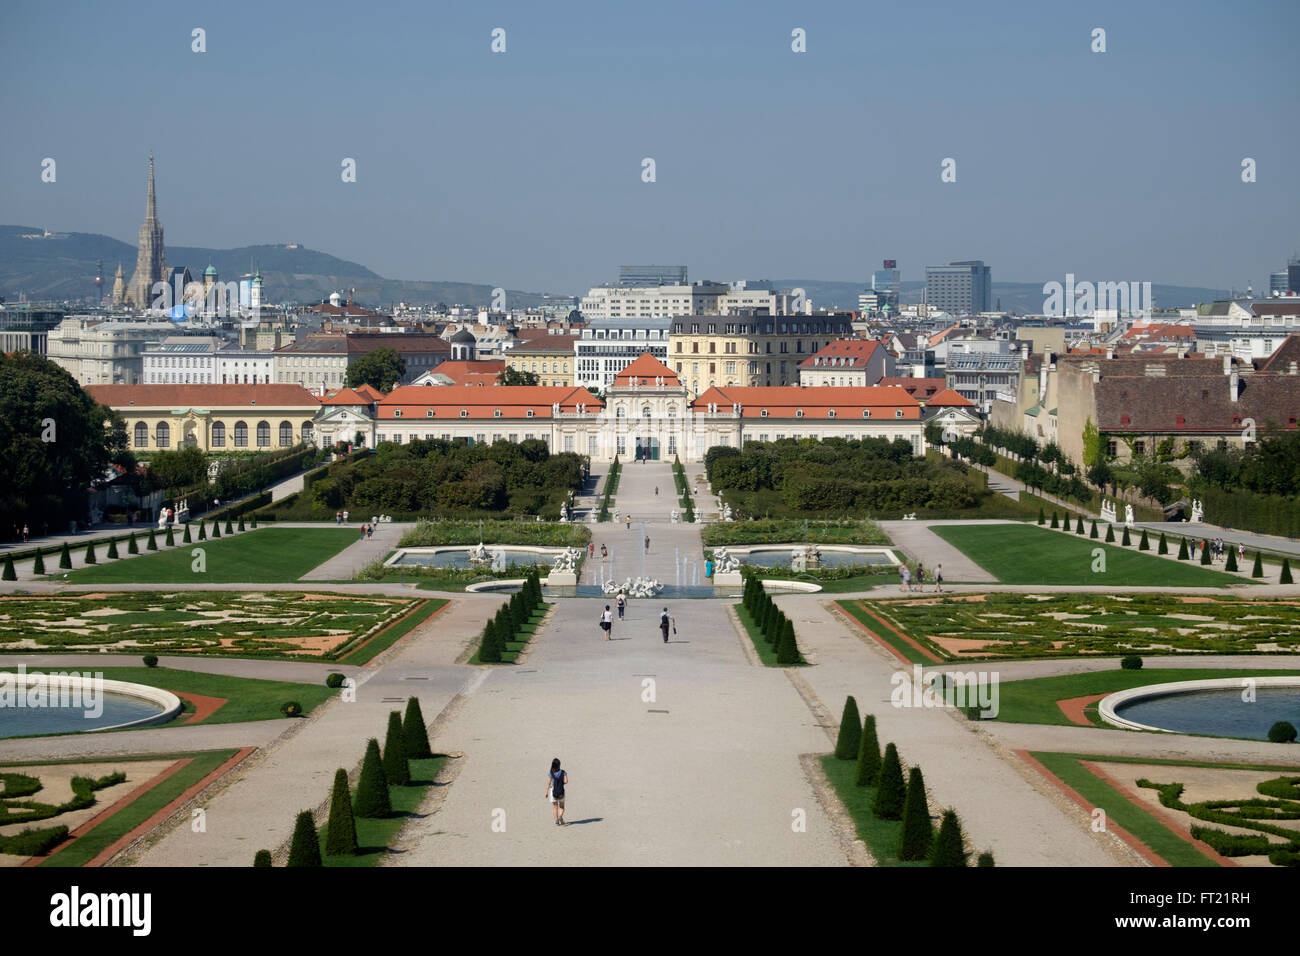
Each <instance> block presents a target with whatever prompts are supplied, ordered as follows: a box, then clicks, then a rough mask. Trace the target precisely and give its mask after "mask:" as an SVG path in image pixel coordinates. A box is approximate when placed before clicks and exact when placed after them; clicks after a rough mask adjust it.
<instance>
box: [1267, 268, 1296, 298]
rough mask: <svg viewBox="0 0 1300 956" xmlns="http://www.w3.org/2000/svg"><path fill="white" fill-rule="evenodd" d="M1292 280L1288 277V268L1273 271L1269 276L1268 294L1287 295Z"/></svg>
mask: <svg viewBox="0 0 1300 956" xmlns="http://www.w3.org/2000/svg"><path fill="white" fill-rule="evenodd" d="M1290 285H1291V284H1290V282H1289V281H1288V279H1287V274H1286V270H1285V269H1283V270H1282V271H1281V272H1271V273H1269V276H1268V294H1269V295H1286V294H1287V292H1288V290H1289V289H1290Z"/></svg>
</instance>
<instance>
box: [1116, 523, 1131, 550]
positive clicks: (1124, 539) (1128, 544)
mask: <svg viewBox="0 0 1300 956" xmlns="http://www.w3.org/2000/svg"><path fill="white" fill-rule="evenodd" d="M1119 543H1120V544H1122V545H1123V546H1124V547H1126V548H1128V547H1131V546H1132V545H1133V542H1132V541H1130V540H1129V537H1128V525H1124V537H1122V538H1120V540H1119Z"/></svg>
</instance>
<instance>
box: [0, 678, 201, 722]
mask: <svg viewBox="0 0 1300 956" xmlns="http://www.w3.org/2000/svg"><path fill="white" fill-rule="evenodd" d="M20 702H21V705H20ZM180 712H181V702H180V698H178V697H177V696H176V695H175V694H173V693H171V692H169V691H165V690H162V689H161V688H158V687H149V686H148V685H146V684H132V683H129V682H127V681H117V680H95V679H94V677H93V676H90V677H88V676H86V675H84V674H68V673H63V672H57V671H56V672H53V673H15V672H12V671H5V672H0V738H5V737H26V736H30V735H33V734H73V733H87V732H91V731H100V730H123V729H125V728H128V727H143V726H146V725H149V724H161V723H164V722H166V721H169V720H171V719H172V718H173V717H175V716H176V715H177V714H179V713H180Z"/></svg>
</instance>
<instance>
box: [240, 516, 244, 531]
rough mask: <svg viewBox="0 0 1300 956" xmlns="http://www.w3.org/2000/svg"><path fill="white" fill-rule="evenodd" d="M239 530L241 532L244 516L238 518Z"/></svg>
mask: <svg viewBox="0 0 1300 956" xmlns="http://www.w3.org/2000/svg"><path fill="white" fill-rule="evenodd" d="M239 530H240V531H243V530H244V516H243V515H240V516H239Z"/></svg>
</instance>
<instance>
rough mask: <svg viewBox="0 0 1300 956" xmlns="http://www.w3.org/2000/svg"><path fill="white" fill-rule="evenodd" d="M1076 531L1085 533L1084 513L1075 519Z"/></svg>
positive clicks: (1076, 532)
mask: <svg viewBox="0 0 1300 956" xmlns="http://www.w3.org/2000/svg"><path fill="white" fill-rule="evenodd" d="M1074 533H1075V534H1083V515H1079V516H1078V517H1077V518H1075V520H1074Z"/></svg>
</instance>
